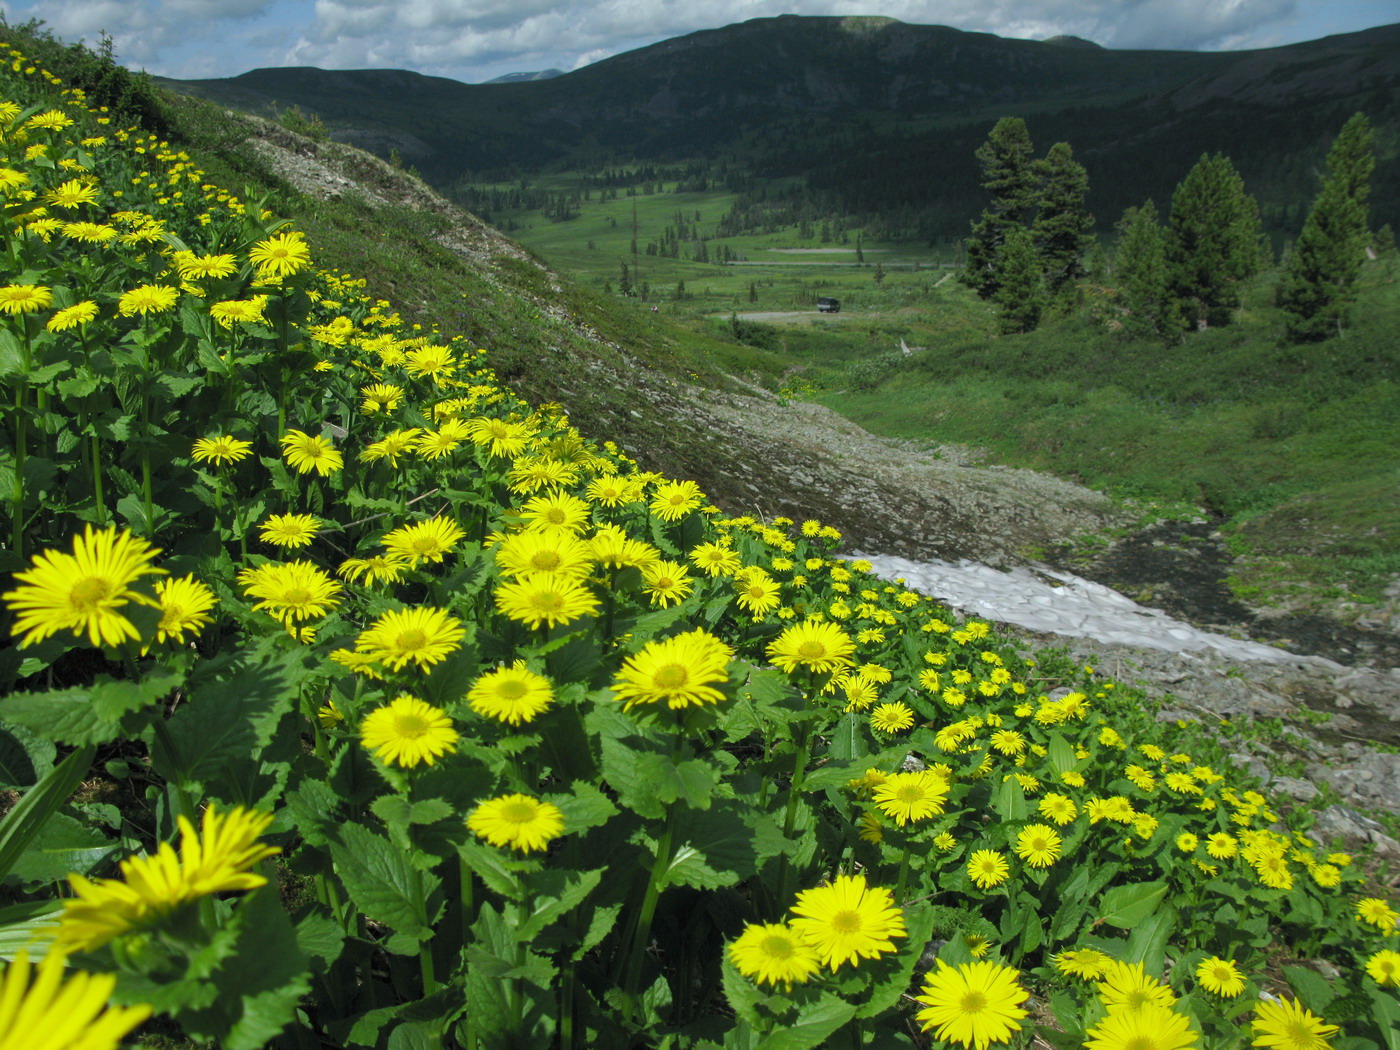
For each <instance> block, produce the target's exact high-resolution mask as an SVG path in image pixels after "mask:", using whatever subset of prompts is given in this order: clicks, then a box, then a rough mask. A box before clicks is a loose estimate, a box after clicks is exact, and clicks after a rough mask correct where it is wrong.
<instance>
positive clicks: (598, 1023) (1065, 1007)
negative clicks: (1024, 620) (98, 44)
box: [0, 46, 1400, 1050]
mask: <svg viewBox="0 0 1400 1050" xmlns="http://www.w3.org/2000/svg"><path fill="white" fill-rule="evenodd" d="M3 58H4V63H5V64H4V67H3V77H0V83H3V99H0V200H2V201H3V205H2V207H3V214H4V230H3V233H4V241H3V253H4V255H3V259H4V268H5V269H4V273H3V274H0V384H3V386H4V422H3V427H0V430H3V433H4V435H5V438H4V440H5V446H4V449H3V456H4V459H3V462H0V490H2V491H3V505H4V510H3V517H4V521H3V536H4V537H5V542H6V543H7V545H8V546H7V548H6V550H5V551H4V553H3V560H4V566H3V567H4V568H5V569H6V570H7V571H8V572H10V573H12V575H11V576H10V578H9V583H8V586H7V589H5V590H4V592H3V596H2V598H3V603H4V608H5V616H6V617H7V620H6V627H7V630H8V634H9V636H10V638H11V640H12V645H11V647H10V648H9V649H7V650H5V652H4V653H3V655H0V674H3V676H4V679H5V681H6V683H7V695H6V696H5V697H4V698H3V700H0V777H3V779H4V782H5V783H4V786H5V787H7V788H8V789H10V790H11V791H12V792H13V793H14V797H15V799H16V801H14V803H13V805H11V807H10V808H9V809H8V811H7V812H6V813H5V815H4V817H3V820H0V873H3V875H4V885H3V894H4V898H5V899H4V907H3V909H2V910H0V955H3V957H4V958H5V959H6V960H7V964H6V965H7V968H6V970H5V974H4V977H3V978H2V979H0V980H3V987H0V1047H4V1048H6V1050H9V1048H18V1047H24V1048H26V1050H29V1048H33V1047H44V1048H53V1050H60V1048H77V1047H82V1048H85V1050H107V1048H112V1047H116V1046H117V1045H119V1044H120V1043H122V1041H123V1040H125V1041H127V1042H132V1041H136V1040H140V1039H141V1038H142V1034H143V1033H159V1034H161V1035H162V1036H164V1037H165V1038H167V1039H169V1038H177V1039H178V1038H179V1037H181V1036H183V1037H185V1038H187V1039H189V1040H192V1041H193V1042H194V1043H196V1044H201V1045H202V1044H206V1043H213V1044H216V1045H218V1046H222V1047H228V1048H231V1050H255V1048H258V1047H285V1048H305V1047H318V1046H344V1047H386V1048H393V1050H399V1048H402V1050H408V1048H420V1047H421V1048H438V1047H463V1048H472V1050H475V1048H514V1047H520V1048H524V1047H530V1048H538V1047H541V1046H555V1047H560V1048H566V1050H581V1048H583V1047H608V1048H612V1047H643V1046H645V1047H673V1048H694V1050H702V1048H709V1050H760V1048H761V1050H802V1048H808V1047H847V1046H849V1047H861V1046H869V1047H878V1048H885V1047H899V1046H906V1047H928V1046H955V1047H972V1048H975V1050H986V1048H987V1047H990V1046H1029V1045H1030V1044H1031V1043H1032V1041H1037V1044H1038V1045H1046V1044H1048V1045H1050V1046H1053V1047H1057V1048H1064V1050H1069V1048H1072V1047H1079V1046H1085V1047H1088V1048H1090V1050H1179V1048H1186V1047H1201V1048H1222V1050H1223V1048H1234V1047H1246V1046H1263V1047H1271V1048H1276V1050H1319V1048H1322V1047H1325V1046H1329V1045H1330V1046H1336V1047H1338V1048H1339V1050H1340V1048H1347V1050H1370V1048H1380V1047H1386V1048H1389V1050H1397V1048H1400V1027H1397V1025H1398V1024H1400V1006H1397V997H1396V991H1397V984H1400V954H1398V953H1397V951H1396V949H1397V947H1400V942H1397V935H1396V921H1397V912H1396V908H1395V905H1394V903H1393V902H1392V901H1389V900H1387V899H1385V898H1384V897H1382V896H1380V895H1379V894H1378V893H1376V892H1374V891H1372V890H1369V889H1368V888H1367V883H1366V881H1365V875H1364V871H1363V865H1361V864H1358V863H1355V862H1354V861H1353V858H1351V857H1350V856H1348V855H1346V854H1343V853H1339V852H1336V851H1334V850H1331V849H1330V848H1329V847H1328V846H1327V845H1326V844H1324V843H1321V842H1318V841H1316V840H1314V839H1313V838H1310V837H1309V836H1308V835H1307V834H1306V833H1305V825H1299V826H1298V827H1296V828H1292V829H1290V828H1288V827H1285V825H1284V824H1282V823H1281V822H1280V820H1279V818H1278V815H1277V814H1276V813H1275V812H1274V811H1273V810H1272V808H1271V803H1270V801H1269V800H1268V799H1267V798H1266V797H1265V796H1264V795H1262V794H1260V793H1259V792H1257V791H1255V790H1253V789H1252V788H1251V786H1250V783H1249V782H1248V781H1247V780H1246V779H1244V778H1242V776H1241V774H1240V773H1239V772H1238V771H1237V770H1235V769H1234V768H1233V767H1232V766H1230V765H1229V763H1228V762H1227V761H1226V760H1225V759H1224V758H1223V755H1222V752H1221V750H1220V748H1219V746H1218V745H1217V744H1216V743H1215V742H1214V741H1213V740H1212V738H1211V736H1210V735H1209V734H1208V733H1206V732H1205V731H1204V730H1202V729H1200V728H1198V727H1193V726H1163V725H1160V724H1158V723H1157V722H1155V721H1154V720H1153V719H1152V717H1151V714H1150V712H1145V711H1143V710H1142V704H1141V702H1140V701H1141V697H1140V694H1132V693H1131V692H1130V691H1128V690H1125V689H1122V688H1121V687H1118V686H1117V685H1116V684H1115V683H1113V682H1110V681H1107V680H1105V679H1103V678H1102V677H1101V676H1097V675H1095V674H1094V673H1093V672H1092V671H1090V670H1088V669H1085V668H1079V667H1072V666H1070V665H1068V664H1067V663H1066V662H1065V661H1063V660H1061V659H1057V658H1055V657H1054V656H1053V654H1045V655H1041V656H1037V657H1035V658H1030V657H1028V655H1027V654H1026V653H1025V652H1023V651H1022V650H1021V649H1019V648H1017V647H1016V646H1014V645H1012V644H1010V643H1008V642H1006V641H1005V640H1003V639H1000V638H998V637H997V636H996V635H995V634H994V633H993V632H992V631H991V630H990V629H989V627H988V626H987V625H986V624H983V623H979V622H975V621H972V622H963V623H959V622H957V621H955V619H954V618H953V617H952V616H951V615H950V614H949V613H948V612H947V611H946V610H944V609H942V608H940V607H938V606H937V605H935V604H934V603H933V602H932V601H931V600H930V599H928V598H926V597H924V596H922V595H919V594H916V593H913V592H911V591H909V590H907V589H905V588H904V587H903V586H900V585H899V584H897V583H893V584H892V583H888V582H885V581H880V580H877V579H875V578H874V577H872V576H871V575H870V574H869V572H868V568H869V567H868V566H866V565H862V564H861V563H860V562H858V561H850V560H848V559H844V558H841V557H839V556H837V551H838V550H839V549H840V540H841V537H840V536H839V534H837V533H836V532H835V530H833V529H831V528H829V527H826V526H823V525H822V524H820V523H819V522H817V521H813V520H809V521H804V522H801V523H797V522H793V521H790V520H786V519H775V520H772V521H758V520H755V519H754V518H751V517H729V516H726V515H725V514H723V513H721V512H720V511H719V510H718V508H716V507H715V506H713V505H712V504H710V503H709V502H708V500H707V499H706V497H705V495H704V494H703V493H702V492H701V491H700V490H699V489H698V488H697V487H696V486H695V485H694V484H693V483H691V482H688V481H676V480H671V479H668V478H665V477H662V476H659V475H657V474H654V473H649V472H646V471H642V470H640V469H639V468H638V467H637V465H636V464H635V463H634V462H633V461H631V460H630V459H629V458H628V457H627V456H626V455H625V454H624V453H623V452H622V451H621V450H619V449H618V448H616V447H615V446H613V445H612V444H610V443H604V444H602V445H596V444H594V443H592V442H589V441H586V440H584V439H583V438H582V437H581V436H580V435H579V434H578V433H577V432H576V431H575V430H574V429H573V428H572V427H571V426H570V425H569V423H568V420H567V419H566V418H565V417H564V415H563V413H562V412H561V411H560V410H559V409H558V407H557V406H552V405H541V406H532V405H529V404H526V403H524V402H523V401H522V400H521V399H519V398H518V397H516V396H515V395H514V394H512V393H511V391H509V390H508V389H505V388H503V387H502V386H501V385H500V384H499V383H498V382H497V381H496V379H495V377H494V375H493V373H492V372H491V369H490V366H489V362H490V355H489V353H487V352H484V351H482V350H479V349H476V348H474V347H472V346H470V345H467V344H465V343H464V342H462V341H461V340H460V339H447V338H444V337H442V336H440V334H439V333H438V332H436V331H434V330H431V329H422V328H418V327H416V326H410V325H407V324H405V323H404V322H403V321H402V319H401V318H400V317H399V316H398V315H397V314H396V313H395V312H394V310H393V307H392V306H391V304H389V303H388V302H385V301H383V300H377V299H372V298H370V297H369V296H368V295H367V294H366V290H365V288H364V286H363V282H361V281H358V280H356V279H355V278H353V277H351V276H347V275H345V274H341V273H335V272H325V271H322V270H319V269H317V267H316V266H315V245H314V244H311V243H309V242H308V241H307V240H306V239H305V238H304V237H303V236H301V235H300V234H299V233H298V232H297V231H296V230H294V229H293V228H291V227H290V226H289V225H288V224H287V223H285V222H283V221H281V220H279V219H277V218H275V217H274V216H272V215H270V214H269V213H268V212H267V211H265V210H264V209H263V208H262V207H261V206H260V205H258V204H255V203H250V202H247V201H244V200H240V199H239V198H237V197H235V196H234V195H232V194H230V193H229V192H227V191H226V190H224V189H223V188H221V187H219V186H217V185H214V184H212V183H210V182H209V181H207V180H206V178H205V176H204V175H203V174H202V172H201V171H200V169H199V167H198V166H197V164H196V162H195V160H194V159H192V158H191V157H189V156H187V155H186V154H184V153H182V152H179V151H177V150H176V149H174V148H173V147H171V146H170V145H169V144H168V143H166V142H164V141H161V140H160V139H158V138H157V137H155V136H153V135H151V134H149V133H146V132H143V131H142V130H141V129H139V128H134V127H121V126H118V124H117V123H114V122H113V120H112V118H111V117H110V116H109V115H108V114H107V113H105V112H104V111H103V110H102V108H101V107H98V106H89V105H88V103H87V99H86V97H85V95H84V94H83V92H82V91H81V90H78V89H76V88H71V87H65V86H64V85H63V83H62V82H60V81H59V80H58V78H57V77H54V76H53V75H51V74H48V73H46V72H45V70H43V69H42V68H39V66H38V65H36V64H35V63H33V62H31V61H30V60H29V59H27V58H26V56H25V55H24V54H23V53H21V52H20V51H19V50H16V49H15V48H14V47H12V46H7V47H6V50H5V52H4V55H3ZM1303 816H1304V818H1306V814H1303ZM1313 963H1325V964H1326V965H1325V966H1321V965H1312V964H1313ZM1324 973H1325V974H1326V975H1324Z"/></svg>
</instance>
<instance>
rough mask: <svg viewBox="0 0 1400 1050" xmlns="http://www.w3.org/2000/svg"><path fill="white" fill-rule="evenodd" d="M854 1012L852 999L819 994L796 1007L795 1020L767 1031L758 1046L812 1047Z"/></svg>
mask: <svg viewBox="0 0 1400 1050" xmlns="http://www.w3.org/2000/svg"><path fill="white" fill-rule="evenodd" d="M855 1014H856V1005H855V1004H854V1003H849V1002H846V1000H844V999H839V998H837V997H836V996H834V995H830V994H823V995H822V997H821V999H819V1000H818V1001H817V1002H815V1003H813V1004H810V1005H808V1006H804V1007H803V1008H802V1009H801V1010H800V1011H798V1014H797V1018H796V1020H793V1021H789V1022H788V1023H786V1024H784V1025H783V1027H782V1028H780V1029H778V1030H777V1031H776V1032H772V1033H770V1034H769V1035H768V1036H767V1037H766V1038H765V1039H764V1040H763V1042H761V1043H759V1044H758V1050H812V1048H813V1047H817V1046H823V1045H825V1043H826V1039H827V1037H828V1036H830V1035H831V1034H832V1033H833V1032H835V1031H836V1030H837V1029H838V1028H840V1027H841V1026H842V1025H844V1024H845V1023H846V1022H848V1021H849V1020H850V1019H851V1018H852V1017H854V1016H855Z"/></svg>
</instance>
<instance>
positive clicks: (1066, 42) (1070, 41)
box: [1041, 33, 1104, 51]
mask: <svg viewBox="0 0 1400 1050" xmlns="http://www.w3.org/2000/svg"><path fill="white" fill-rule="evenodd" d="M1041 43H1043V44H1054V45H1055V46H1056V47H1077V48H1080V49H1081V50H1085V51H1090V50H1092V51H1102V50H1104V46H1103V45H1102V44H1096V43H1094V42H1093V41H1092V40H1085V39H1084V38H1083V37H1082V36H1070V35H1068V34H1065V33H1062V34H1060V35H1059V36H1052V37H1050V39H1048V40H1042V41H1041Z"/></svg>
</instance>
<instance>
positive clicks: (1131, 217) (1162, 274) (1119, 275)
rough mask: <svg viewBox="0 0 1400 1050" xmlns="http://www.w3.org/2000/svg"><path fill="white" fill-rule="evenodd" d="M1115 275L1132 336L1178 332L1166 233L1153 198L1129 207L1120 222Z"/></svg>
mask: <svg viewBox="0 0 1400 1050" xmlns="http://www.w3.org/2000/svg"><path fill="white" fill-rule="evenodd" d="M1118 231H1119V239H1118V252H1117V255H1116V257H1115V259H1114V266H1113V276H1114V280H1115V283H1116V284H1117V286H1118V293H1119V297H1120V301H1121V302H1122V304H1123V308H1124V310H1125V311H1126V313H1125V314H1124V317H1123V328H1124V329H1125V330H1126V331H1127V332H1129V333H1131V334H1132V335H1143V336H1151V335H1168V334H1174V332H1173V328H1174V325H1175V312H1174V311H1173V310H1172V309H1171V300H1170V299H1169V298H1168V293H1167V256H1166V244H1167V238H1166V233H1165V232H1164V231H1163V230H1162V226H1161V224H1160V223H1159V222H1158V221H1157V207H1156V205H1154V204H1153V203H1152V201H1151V200H1149V201H1147V202H1146V203H1145V204H1143V206H1142V207H1141V208H1129V209H1128V210H1127V211H1125V212H1124V213H1123V218H1122V219H1121V220H1119V222H1118Z"/></svg>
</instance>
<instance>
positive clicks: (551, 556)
mask: <svg viewBox="0 0 1400 1050" xmlns="http://www.w3.org/2000/svg"><path fill="white" fill-rule="evenodd" d="M563 560H564V559H563V558H561V557H560V556H559V552H558V551H540V552H539V553H538V554H536V555H535V556H534V557H533V558H531V559H530V564H531V565H533V566H534V567H535V568H536V569H539V570H540V571H541V572H553V571H554V570H555V569H557V568H559V565H560V563H561V562H563Z"/></svg>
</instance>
